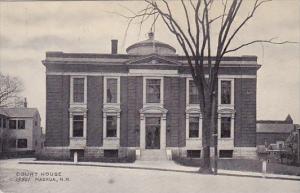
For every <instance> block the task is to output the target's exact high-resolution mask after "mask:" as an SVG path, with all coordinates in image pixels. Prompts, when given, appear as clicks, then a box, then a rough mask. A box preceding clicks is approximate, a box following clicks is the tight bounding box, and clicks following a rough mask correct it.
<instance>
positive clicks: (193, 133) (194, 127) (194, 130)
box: [189, 117, 199, 138]
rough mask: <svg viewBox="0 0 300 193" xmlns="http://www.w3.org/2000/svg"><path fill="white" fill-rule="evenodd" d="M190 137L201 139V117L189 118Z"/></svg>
mask: <svg viewBox="0 0 300 193" xmlns="http://www.w3.org/2000/svg"><path fill="white" fill-rule="evenodd" d="M189 137H190V138H197V137H199V117H190V118H189Z"/></svg>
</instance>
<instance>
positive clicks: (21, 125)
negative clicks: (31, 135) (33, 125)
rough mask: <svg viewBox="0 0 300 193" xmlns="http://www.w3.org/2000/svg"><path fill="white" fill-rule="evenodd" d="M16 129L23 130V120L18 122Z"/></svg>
mask: <svg viewBox="0 0 300 193" xmlns="http://www.w3.org/2000/svg"><path fill="white" fill-rule="evenodd" d="M18 129H25V120H18Z"/></svg>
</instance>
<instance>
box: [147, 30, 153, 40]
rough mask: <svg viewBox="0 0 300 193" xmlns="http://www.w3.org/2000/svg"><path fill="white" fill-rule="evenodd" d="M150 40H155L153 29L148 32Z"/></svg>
mask: <svg viewBox="0 0 300 193" xmlns="http://www.w3.org/2000/svg"><path fill="white" fill-rule="evenodd" d="M148 37H149V40H154V32H153V31H151V32H149V33H148Z"/></svg>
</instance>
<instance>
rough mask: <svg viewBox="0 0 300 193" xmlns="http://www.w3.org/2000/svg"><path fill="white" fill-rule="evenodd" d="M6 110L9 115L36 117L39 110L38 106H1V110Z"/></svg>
mask: <svg viewBox="0 0 300 193" xmlns="http://www.w3.org/2000/svg"><path fill="white" fill-rule="evenodd" d="M1 111H4V112H6V114H7V115H8V116H9V117H23V118H25V117H34V116H35V115H36V113H39V112H38V109H37V108H24V107H19V108H0V112H1Z"/></svg>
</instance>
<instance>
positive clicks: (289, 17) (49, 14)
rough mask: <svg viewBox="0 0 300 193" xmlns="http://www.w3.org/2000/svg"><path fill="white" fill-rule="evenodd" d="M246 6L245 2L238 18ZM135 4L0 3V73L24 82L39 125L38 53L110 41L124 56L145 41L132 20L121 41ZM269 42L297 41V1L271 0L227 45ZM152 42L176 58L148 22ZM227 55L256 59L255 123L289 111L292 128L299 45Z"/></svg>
mask: <svg viewBox="0 0 300 193" xmlns="http://www.w3.org/2000/svg"><path fill="white" fill-rule="evenodd" d="M253 3H254V1H253V0H246V1H245V5H244V7H243V8H242V9H241V16H240V17H241V18H242V17H243V16H245V15H246V14H247V13H248V11H249V7H250V6H251V5H252V4H253ZM172 5H173V8H174V10H175V11H177V14H176V15H177V16H178V17H177V18H178V19H179V20H180V19H183V18H184V17H183V15H182V14H183V12H182V9H181V7H180V6H179V5H180V4H178V2H177V3H176V2H175V3H173V4H172ZM143 7H144V4H143V3H142V2H141V1H137V2H135V1H130V2H127V1H119V2H111V1H110V2H108V1H98V2H96V1H88V2H70V1H68V2H57V1H47V2H36V1H35V2H0V71H1V72H2V73H4V74H9V75H11V76H17V77H19V78H20V79H21V80H22V81H23V82H24V87H25V89H24V91H23V93H22V95H23V96H24V97H27V101H28V106H29V107H36V108H38V109H39V111H40V114H41V118H42V125H43V126H44V125H45V103H46V101H45V99H46V88H45V85H46V81H45V67H44V66H43V65H42V63H41V61H42V60H43V59H45V52H46V51H63V52H83V53H109V52H110V46H111V45H110V42H111V39H118V40H119V53H125V50H126V48H127V47H128V46H129V45H131V44H133V43H135V42H137V41H141V40H144V39H146V38H147V33H148V32H149V25H147V23H145V25H143V27H142V29H141V31H140V30H139V25H138V24H137V22H134V23H133V24H132V25H131V26H130V28H129V30H128V32H127V35H126V36H125V31H126V27H127V24H128V20H127V19H126V18H124V17H122V16H121V15H130V11H129V9H130V10H140V9H141V8H143ZM241 18H238V19H241ZM238 21H240V20H238ZM125 37H126V38H125ZM272 37H278V41H281V40H288V41H297V42H300V1H299V0H273V1H272V2H269V3H267V4H265V5H264V6H262V7H261V8H260V9H259V10H258V11H257V13H256V15H255V18H254V19H252V20H251V21H250V22H249V23H248V24H247V26H246V27H245V28H244V29H243V30H241V33H240V34H239V35H238V36H237V38H236V39H235V41H234V42H233V45H239V44H241V43H245V42H248V41H251V40H255V39H270V38H272ZM155 39H157V40H159V41H163V42H166V43H168V44H170V45H172V46H173V47H175V48H176V50H177V53H178V54H183V52H182V50H181V49H180V46H179V45H178V43H177V42H176V39H175V38H174V37H173V35H172V34H171V33H170V32H169V31H168V30H167V28H166V26H164V24H163V23H162V22H161V21H157V23H156V25H155ZM231 55H256V56H257V57H258V63H259V64H261V65H262V67H261V68H260V69H259V71H258V76H257V119H258V120H283V119H285V117H286V116H287V115H288V114H291V116H292V118H293V119H294V122H296V123H300V46H299V44H284V45H280V46H279V45H270V44H264V45H261V44H257V45H253V46H250V47H247V48H244V49H241V50H239V51H238V52H236V53H233V54H231Z"/></svg>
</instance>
